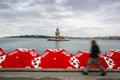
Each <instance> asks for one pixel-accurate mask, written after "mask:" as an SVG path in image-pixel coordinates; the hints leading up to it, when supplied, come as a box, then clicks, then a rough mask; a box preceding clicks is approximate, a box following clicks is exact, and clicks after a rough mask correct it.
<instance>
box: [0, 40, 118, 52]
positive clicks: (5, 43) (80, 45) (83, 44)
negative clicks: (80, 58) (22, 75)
mask: <svg viewBox="0 0 120 80" xmlns="http://www.w3.org/2000/svg"><path fill="white" fill-rule="evenodd" d="M89 41H90V40H83V39H71V40H70V41H60V42H55V41H47V39H36V38H0V47H1V48H3V50H4V51H5V52H6V53H7V52H10V51H12V50H15V49H16V48H27V49H30V48H32V49H35V50H36V51H37V52H39V53H43V52H44V51H45V50H46V49H48V48H50V49H56V48H57V49H58V48H64V49H66V50H67V51H69V52H71V53H73V54H74V53H77V52H78V51H79V50H87V51H89V48H90V42H89ZM97 41H98V44H99V46H100V48H101V51H102V53H105V52H107V51H108V50H109V49H116V50H120V40H97Z"/></svg>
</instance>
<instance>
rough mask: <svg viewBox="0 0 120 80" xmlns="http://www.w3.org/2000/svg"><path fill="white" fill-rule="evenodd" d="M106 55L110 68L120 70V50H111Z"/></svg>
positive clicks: (105, 58)
mask: <svg viewBox="0 0 120 80" xmlns="http://www.w3.org/2000/svg"><path fill="white" fill-rule="evenodd" d="M104 56H105V57H104V60H105V61H106V63H107V65H108V69H119V70H120V51H117V50H109V51H108V52H107V53H106V54H105V55H104Z"/></svg>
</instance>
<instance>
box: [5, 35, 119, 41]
mask: <svg viewBox="0 0 120 80" xmlns="http://www.w3.org/2000/svg"><path fill="white" fill-rule="evenodd" d="M4 38H54V36H46V35H19V36H7V37H4ZM66 38H69V39H100V40H120V36H108V37H66Z"/></svg>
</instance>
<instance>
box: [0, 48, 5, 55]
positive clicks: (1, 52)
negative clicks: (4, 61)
mask: <svg viewBox="0 0 120 80" xmlns="http://www.w3.org/2000/svg"><path fill="white" fill-rule="evenodd" d="M3 55H5V52H4V51H3V50H2V48H0V56H3Z"/></svg>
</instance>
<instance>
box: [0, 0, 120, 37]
mask: <svg viewBox="0 0 120 80" xmlns="http://www.w3.org/2000/svg"><path fill="white" fill-rule="evenodd" d="M57 27H58V28H59V29H60V31H61V35H64V36H71V37H97V36H120V0H0V37H4V36H16V35H25V34H28V35H48V36H53V35H54V32H55V30H56V28H57Z"/></svg>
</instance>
